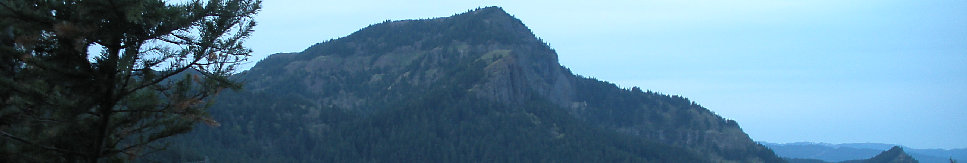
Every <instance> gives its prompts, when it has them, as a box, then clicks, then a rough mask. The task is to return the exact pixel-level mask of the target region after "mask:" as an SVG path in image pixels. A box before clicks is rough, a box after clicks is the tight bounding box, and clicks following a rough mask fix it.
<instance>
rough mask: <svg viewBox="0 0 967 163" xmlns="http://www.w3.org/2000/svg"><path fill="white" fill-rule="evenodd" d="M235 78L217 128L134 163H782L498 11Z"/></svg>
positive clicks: (398, 28) (351, 41) (338, 46)
mask: <svg viewBox="0 0 967 163" xmlns="http://www.w3.org/2000/svg"><path fill="white" fill-rule="evenodd" d="M235 77H237V78H238V79H240V80H242V81H244V82H245V88H244V89H243V90H241V91H237V92H225V93H223V94H221V95H220V96H219V97H218V99H217V100H216V101H217V102H216V103H215V104H214V105H213V106H212V108H211V109H210V111H209V112H210V114H211V116H212V117H213V118H214V119H216V120H218V121H220V124H221V126H220V127H208V126H198V127H196V128H195V129H194V130H193V131H192V132H191V133H189V134H186V135H181V136H178V137H175V138H172V139H170V141H171V142H174V145H172V146H171V147H170V150H167V151H164V152H159V153H157V154H153V155H148V156H145V157H143V158H142V159H143V160H146V161H150V160H155V161H166V162H177V161H180V162H184V161H198V160H203V159H204V160H209V159H211V160H215V161H222V162H250V161H251V162H784V161H783V160H782V159H781V158H779V157H778V156H776V155H775V154H774V153H773V152H772V151H771V150H769V149H768V148H766V147H765V146H762V145H760V144H758V143H756V142H753V141H752V140H751V139H750V138H749V136H748V135H747V134H746V133H744V132H743V131H742V129H741V128H740V127H739V125H738V123H737V122H735V121H732V120H726V119H724V118H722V117H720V116H718V115H716V114H714V113H712V112H711V111H709V110H708V109H706V108H704V107H702V106H700V105H698V104H696V103H695V102H692V101H689V100H688V99H686V98H684V97H680V96H670V95H665V94H660V93H657V92H652V91H643V90H641V89H640V88H637V87H635V88H631V89H623V88H619V87H617V86H616V85H614V84H612V83H608V82H604V81H599V80H597V79H594V78H588V77H583V76H579V75H574V74H573V73H572V72H571V71H570V70H569V69H567V68H565V67H563V66H561V65H560V64H559V62H558V58H557V54H556V52H555V51H554V50H553V49H552V48H551V47H550V46H548V44H546V43H544V42H543V41H542V40H540V39H538V38H537V37H536V36H535V35H534V34H533V33H532V32H531V31H530V29H529V28H527V27H526V26H525V25H524V24H523V23H522V22H521V21H520V20H518V19H516V18H514V17H513V16H511V15H510V14H508V13H506V12H505V11H504V10H503V9H501V8H499V7H486V8H479V9H476V10H471V11H468V12H466V13H462V14H456V15H453V16H450V17H442V18H434V19H421V20H401V21H386V22H382V23H378V24H374V25H370V26H368V27H365V28H363V29H361V30H359V31H356V32H354V33H352V34H350V35H348V36H346V37H342V38H339V39H334V40H329V41H326V42H323V43H319V44H315V45H313V46H311V47H309V48H307V49H306V50H304V51H302V52H299V53H280V54H274V55H272V56H269V57H268V58H266V59H264V60H262V61H260V62H258V63H257V65H256V66H254V67H253V68H252V69H251V70H248V71H246V72H243V73H240V74H238V75H236V76H235Z"/></svg>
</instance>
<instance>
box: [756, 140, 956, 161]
mask: <svg viewBox="0 0 967 163" xmlns="http://www.w3.org/2000/svg"><path fill="white" fill-rule="evenodd" d="M762 144H763V145H765V146H767V147H769V148H770V149H772V150H774V151H775V153H776V154H777V155H779V156H781V157H785V158H800V159H817V160H823V161H829V162H838V161H846V160H857V159H865V158H870V157H873V156H875V155H876V154H878V153H879V152H881V151H884V150H889V149H891V148H892V147H893V146H899V145H895V144H882V143H847V144H827V143H810V142H800V143H787V144H777V143H766V142H762ZM904 151H906V152H907V153H909V154H910V155H911V156H913V158H915V159H917V160H919V161H920V162H923V163H948V162H950V159H954V160H967V149H963V148H961V149H916V148H909V147H905V148H904Z"/></svg>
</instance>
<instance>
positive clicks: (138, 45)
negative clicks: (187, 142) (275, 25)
mask: <svg viewBox="0 0 967 163" xmlns="http://www.w3.org/2000/svg"><path fill="white" fill-rule="evenodd" d="M260 7H261V2H260V1H259V0H208V1H207V2H202V1H199V0H194V1H190V2H184V3H179V4H171V3H170V2H167V1H165V0H2V1H0V43H2V44H0V104H2V105H0V160H5V161H0V162H102V161H123V160H125V159H133V158H135V157H136V156H138V155H140V154H143V153H146V152H150V151H154V150H159V149H161V148H162V147H163V145H161V144H160V143H152V142H156V141H157V140H160V139H163V138H165V137H169V136H172V135H176V134H181V133H185V132H188V131H189V130H191V128H192V126H193V125H194V124H196V123H198V122H205V123H207V124H209V125H217V122H215V121H213V120H211V119H209V118H208V115H207V113H206V108H207V106H209V105H210V104H211V98H209V97H211V96H212V95H215V94H217V93H218V92H219V91H220V90H222V89H224V88H238V87H240V85H239V84H238V83H236V82H234V81H232V80H230V79H229V75H231V74H232V73H233V72H235V68H236V66H237V65H238V64H240V63H241V62H244V61H245V60H246V59H247V58H248V56H249V54H250V53H251V50H249V49H247V48H245V47H244V46H242V43H243V40H244V39H246V38H247V37H248V36H249V34H250V33H251V32H252V28H253V27H254V26H255V21H254V20H253V16H254V15H255V14H256V13H257V12H258V11H259V10H260Z"/></svg>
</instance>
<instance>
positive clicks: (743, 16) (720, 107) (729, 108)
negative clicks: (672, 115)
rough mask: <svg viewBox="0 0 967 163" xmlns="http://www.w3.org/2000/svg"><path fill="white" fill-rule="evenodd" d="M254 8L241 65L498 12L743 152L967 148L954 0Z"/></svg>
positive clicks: (964, 14)
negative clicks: (386, 24)
mask: <svg viewBox="0 0 967 163" xmlns="http://www.w3.org/2000/svg"><path fill="white" fill-rule="evenodd" d="M263 5H264V6H263V7H264V10H263V11H262V13H261V14H260V15H259V16H258V18H257V20H258V21H259V23H260V24H259V26H258V27H257V29H256V32H255V34H254V36H253V37H252V38H251V39H250V40H249V42H248V46H250V47H251V48H253V50H254V51H255V56H254V58H253V60H252V61H253V62H254V61H258V60H260V59H261V58H264V57H265V56H267V55H269V54H272V53H278V52H299V51H302V50H303V49H305V48H307V47H309V46H310V45H312V44H315V43H319V42H323V41H325V40H329V39H334V38H338V37H342V36H346V35H348V34H350V33H352V32H354V31H356V30H358V29H360V28H362V27H365V26H367V25H370V24H374V23H378V22H382V21H384V20H401V19H419V18H434V17H445V16H450V15H453V14H456V13H462V12H465V11H467V10H469V9H474V8H477V7H483V6H501V7H503V8H504V10H506V11H507V12H509V13H510V14H512V15H514V16H516V17H517V18H518V19H521V20H522V21H523V22H524V24H526V25H527V26H528V27H530V28H531V30H532V31H534V32H535V33H536V34H537V36H538V37H541V38H542V39H543V40H544V41H546V42H548V43H549V44H550V45H551V47H552V48H554V49H556V50H557V52H558V55H559V56H560V61H561V64H563V65H564V66H566V67H568V68H570V69H571V70H572V71H574V72H575V73H577V74H580V75H584V76H591V77H595V78H598V79H601V80H605V81H610V82H614V83H616V84H618V85H620V86H622V87H632V86H639V87H641V88H644V89H650V90H653V91H658V92H662V93H666V94H674V95H682V96H685V97H688V98H690V99H692V100H694V101H696V102H697V103H699V104H701V105H703V106H705V107H707V108H709V109H710V110H712V111H714V112H716V113H718V114H719V115H721V116H723V117H725V118H729V119H735V120H736V121H738V122H739V124H740V125H741V126H742V128H743V129H744V130H745V131H746V132H747V133H749V135H750V136H751V137H752V138H753V139H755V140H756V141H768V142H776V143H788V142H799V141H810V142H827V143H862V142H876V143H895V144H903V145H907V146H910V147H914V148H965V147H967V138H965V137H967V1H963V0H943V1H886V0H870V1H839V0H808V1H805V0H802V1H800V0H772V1H764V0H763V1H738V2H734V1H680V0H668V1H647V0H645V1H638V0H627V1H527V2H518V1H415V2H410V1H369V0H354V1H317V0H266V1H265V2H264V4H263ZM249 66H251V64H250V65H249ZM246 67H248V66H246Z"/></svg>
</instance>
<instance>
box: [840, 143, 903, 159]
mask: <svg viewBox="0 0 967 163" xmlns="http://www.w3.org/2000/svg"><path fill="white" fill-rule="evenodd" d="M842 163H919V161H917V160H916V159H914V158H913V156H910V155H909V154H907V153H906V152H903V148H900V147H899V146H893V148H890V150H887V151H883V152H882V153H880V154H878V155H876V156H873V158H870V159H866V160H851V161H843V162H842Z"/></svg>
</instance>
